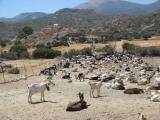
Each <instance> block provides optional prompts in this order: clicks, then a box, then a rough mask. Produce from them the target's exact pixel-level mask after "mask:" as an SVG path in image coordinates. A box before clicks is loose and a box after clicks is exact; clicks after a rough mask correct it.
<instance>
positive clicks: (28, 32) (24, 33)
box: [17, 26, 33, 39]
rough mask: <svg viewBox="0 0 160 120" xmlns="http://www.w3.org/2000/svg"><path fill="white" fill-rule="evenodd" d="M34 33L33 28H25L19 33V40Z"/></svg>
mask: <svg viewBox="0 0 160 120" xmlns="http://www.w3.org/2000/svg"><path fill="white" fill-rule="evenodd" d="M32 33H33V29H32V27H29V26H25V27H23V28H22V29H21V30H19V31H18V34H17V38H19V39H22V38H26V37H27V36H28V35H31V34H32Z"/></svg>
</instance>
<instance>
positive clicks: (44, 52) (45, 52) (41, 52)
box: [32, 47, 61, 59]
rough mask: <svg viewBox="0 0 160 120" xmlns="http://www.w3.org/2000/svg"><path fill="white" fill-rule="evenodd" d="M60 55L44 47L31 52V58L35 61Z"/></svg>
mask: <svg viewBox="0 0 160 120" xmlns="http://www.w3.org/2000/svg"><path fill="white" fill-rule="evenodd" d="M60 55H61V52H60V51H57V50H52V49H49V48H46V47H40V48H37V49H36V50H35V51H34V52H33V54H32V57H33V58H36V59H37V58H55V57H57V56H60Z"/></svg>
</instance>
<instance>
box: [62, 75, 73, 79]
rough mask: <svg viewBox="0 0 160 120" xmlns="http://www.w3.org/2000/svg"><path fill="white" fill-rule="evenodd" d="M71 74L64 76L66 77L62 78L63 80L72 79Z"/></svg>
mask: <svg viewBox="0 0 160 120" xmlns="http://www.w3.org/2000/svg"><path fill="white" fill-rule="evenodd" d="M70 75H71V73H68V75H64V76H62V79H68V80H70V79H71V76H70Z"/></svg>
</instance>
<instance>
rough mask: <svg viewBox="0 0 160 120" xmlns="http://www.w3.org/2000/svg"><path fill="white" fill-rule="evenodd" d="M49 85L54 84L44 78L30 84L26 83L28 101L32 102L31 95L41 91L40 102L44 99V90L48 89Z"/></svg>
mask: <svg viewBox="0 0 160 120" xmlns="http://www.w3.org/2000/svg"><path fill="white" fill-rule="evenodd" d="M50 85H52V86H54V85H55V84H54V83H53V82H52V81H51V80H46V81H44V82H41V83H34V84H31V85H28V90H29V95H28V103H32V98H31V97H32V95H33V94H37V93H41V102H42V101H45V99H44V91H45V90H48V91H49V90H50Z"/></svg>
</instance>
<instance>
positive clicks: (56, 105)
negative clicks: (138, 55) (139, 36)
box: [0, 58, 160, 120]
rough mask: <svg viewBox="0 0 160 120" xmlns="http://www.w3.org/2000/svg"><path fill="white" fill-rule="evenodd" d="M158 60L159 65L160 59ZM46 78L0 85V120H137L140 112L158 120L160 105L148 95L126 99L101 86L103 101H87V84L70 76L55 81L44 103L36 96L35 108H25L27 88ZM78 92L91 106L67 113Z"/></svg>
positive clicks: (125, 96)
mask: <svg viewBox="0 0 160 120" xmlns="http://www.w3.org/2000/svg"><path fill="white" fill-rule="evenodd" d="M147 60H148V61H151V60H152V59H150V58H148V59H147ZM157 60H158V61H157V63H158V64H160V58H159V59H158V58H157ZM55 62H56V61H55ZM33 64H34V63H33ZM76 67H78V66H76ZM72 69H73V68H70V69H67V70H68V71H71V70H72ZM79 72H82V69H79ZM90 75H91V74H89V75H88V76H90ZM45 78H46V76H43V75H42V76H32V77H29V78H28V80H22V81H18V82H13V83H9V84H0V98H1V99H0V103H1V104H0V118H1V120H137V113H139V112H142V113H143V114H145V116H146V117H147V118H148V120H159V115H160V104H159V103H154V102H151V101H150V100H149V99H147V97H148V96H149V95H147V94H140V95H126V94H124V93H123V92H122V91H117V90H112V89H107V88H106V87H105V86H102V92H101V96H102V97H100V98H90V97H89V89H90V87H89V85H88V84H87V82H88V80H86V81H85V82H79V81H75V79H74V75H73V74H72V80H73V82H72V83H68V82H67V81H66V80H62V79H61V72H58V76H55V77H54V81H55V84H56V85H55V86H54V87H52V88H51V91H50V92H46V94H45V98H46V100H47V102H44V103H40V94H37V95H34V96H33V102H34V104H28V101H27V96H28V89H27V85H28V84H31V83H38V82H41V81H42V80H44V79H45ZM125 84H127V87H137V85H136V84H130V83H125ZM144 87H146V86H144ZM79 91H81V92H84V96H85V100H86V101H87V103H88V104H90V106H89V107H88V108H87V109H85V110H82V111H79V112H66V111H65V109H66V106H67V104H68V102H69V101H75V100H78V97H77V93H78V92H79Z"/></svg>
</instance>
